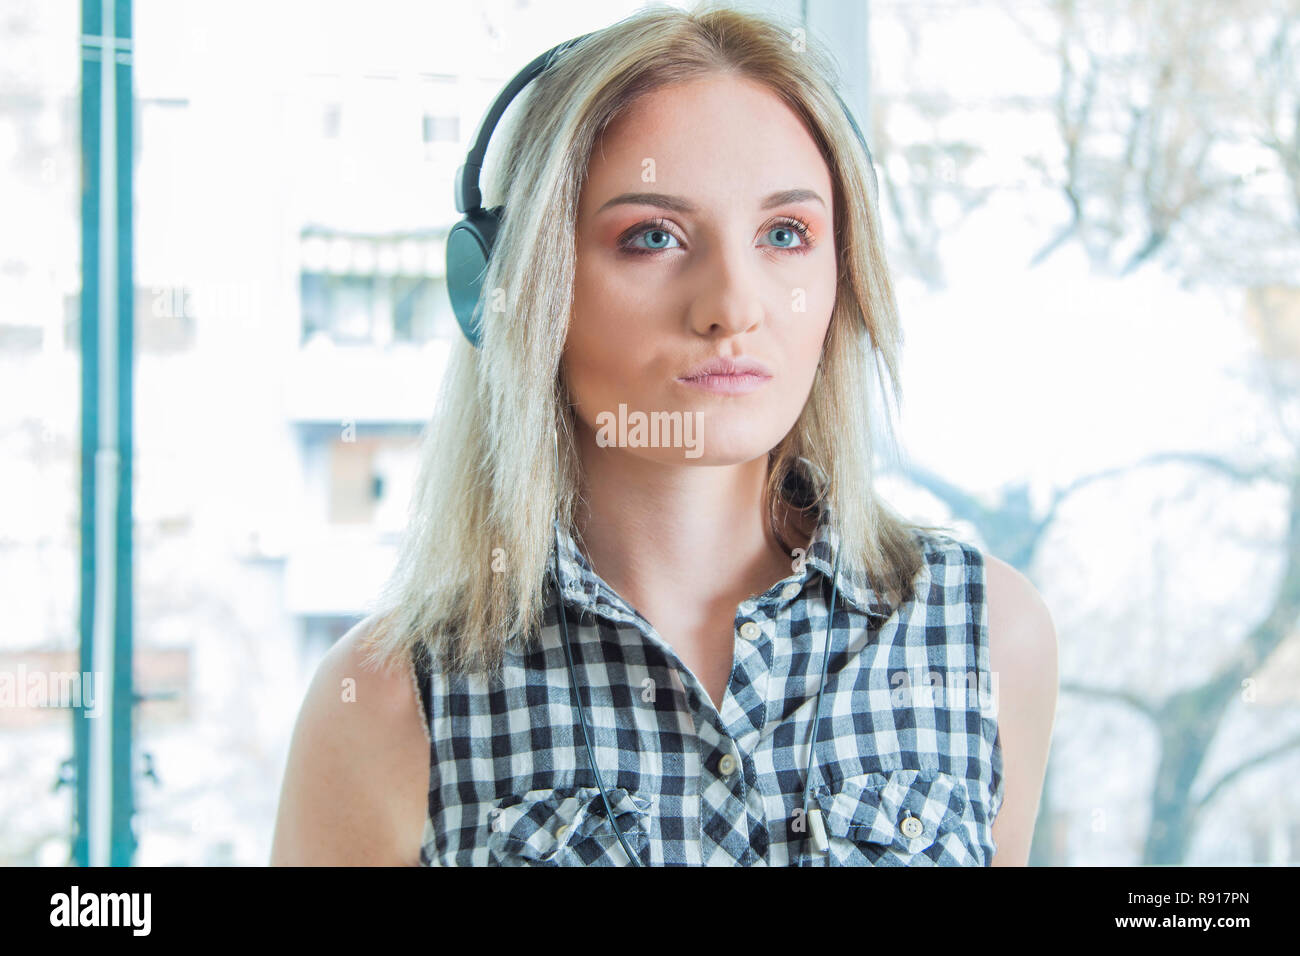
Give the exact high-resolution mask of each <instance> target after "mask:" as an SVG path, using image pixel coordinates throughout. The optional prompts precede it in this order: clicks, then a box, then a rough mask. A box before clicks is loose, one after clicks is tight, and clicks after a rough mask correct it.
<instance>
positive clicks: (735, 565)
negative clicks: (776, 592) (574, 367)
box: [576, 428, 811, 609]
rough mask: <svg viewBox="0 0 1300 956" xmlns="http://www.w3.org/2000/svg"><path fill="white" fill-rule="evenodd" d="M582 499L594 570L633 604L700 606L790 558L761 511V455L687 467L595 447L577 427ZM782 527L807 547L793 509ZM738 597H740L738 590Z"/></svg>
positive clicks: (756, 585)
mask: <svg viewBox="0 0 1300 956" xmlns="http://www.w3.org/2000/svg"><path fill="white" fill-rule="evenodd" d="M578 448H579V454H580V457H581V461H582V474H583V476H584V478H583V488H582V497H583V506H582V507H581V508H580V509H579V513H578V515H577V516H576V521H577V525H578V531H579V533H580V535H581V538H582V542H583V545H584V547H585V549H586V552H587V556H588V558H589V559H590V560H591V563H592V566H593V567H594V568H595V570H596V573H597V574H599V575H600V576H601V577H602V578H603V579H604V580H605V581H606V583H608V584H609V585H610V587H612V588H614V590H615V591H616V592H618V594H619V595H620V596H622V597H623V598H624V599H625V600H627V601H628V602H629V603H630V604H631V605H632V606H633V607H636V608H638V609H648V608H652V607H653V608H658V607H663V606H665V604H667V603H669V602H671V603H674V604H676V603H679V602H681V601H689V602H690V603H691V604H693V605H700V606H703V605H705V604H709V603H712V602H714V601H722V600H723V599H725V601H729V602H730V604H731V606H732V607H733V609H734V605H735V604H736V603H738V601H739V600H740V599H743V598H744V597H747V596H750V595H752V594H757V593H761V592H762V591H764V590H766V589H767V588H769V587H771V586H772V585H773V584H775V583H776V582H777V581H779V580H780V579H781V578H783V577H786V576H787V575H789V574H790V573H791V570H792V561H793V558H792V556H791V555H790V554H788V553H787V552H786V550H785V548H784V547H783V546H782V545H781V543H780V541H779V540H778V539H777V537H776V535H775V534H774V533H773V531H772V529H771V527H770V524H769V521H768V519H767V508H766V500H765V496H764V487H765V484H766V480H767V456H766V455H764V456H762V457H760V458H756V459H753V460H751V461H746V462H740V463H737V464H733V465H717V466H707V465H683V464H677V463H672V462H664V463H658V462H654V461H650V460H647V459H645V458H639V457H636V456H635V455H632V454H630V453H629V452H628V451H627V450H626V449H622V448H616V447H600V446H598V445H597V444H596V442H595V439H594V436H593V435H592V434H590V433H588V432H586V430H584V429H581V428H580V429H579V436H578ZM778 515H781V517H782V518H783V519H784V520H785V521H786V524H785V526H784V527H783V529H782V533H783V534H784V535H785V536H786V537H787V539H789V540H790V541H792V542H793V543H795V544H797V545H799V546H806V544H807V543H808V542H807V538H808V537H809V536H810V533H811V532H810V530H809V529H808V528H807V527H806V525H804V524H801V523H799V522H797V521H796V520H795V517H796V516H795V514H794V511H793V509H789V508H783V509H782V510H781V511H778ZM737 595H738V596H739V597H737Z"/></svg>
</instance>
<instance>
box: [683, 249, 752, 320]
mask: <svg viewBox="0 0 1300 956" xmlns="http://www.w3.org/2000/svg"><path fill="white" fill-rule="evenodd" d="M753 254H754V250H753V248H752V247H747V248H737V247H736V246H735V245H734V244H728V243H726V242H719V243H718V244H717V245H716V246H715V247H714V248H713V250H712V251H711V252H710V254H709V255H708V256H707V257H706V258H705V259H704V260H702V261H701V262H700V269H701V273H702V276H701V278H700V291H699V294H698V295H696V296H695V299H694V301H692V303H691V308H690V314H689V320H690V327H691V329H692V330H693V331H694V332H695V333H696V334H697V335H702V336H706V337H715V336H724V337H725V336H731V335H739V334H740V333H742V332H749V331H752V330H754V329H756V328H758V326H760V325H761V324H762V322H763V317H764V314H765V312H764V308H763V300H762V297H761V296H760V295H759V278H758V276H757V275H755V274H754V273H753V272H752V271H751V270H750V269H749V267H748V264H747V260H746V256H753Z"/></svg>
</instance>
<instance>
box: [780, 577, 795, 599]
mask: <svg viewBox="0 0 1300 956" xmlns="http://www.w3.org/2000/svg"><path fill="white" fill-rule="evenodd" d="M798 593H799V584H798V582H796V581H791V582H790V583H789V584H787V585H786V586H785V588H784V589H783V590H782V591H781V597H782V598H784V599H785V600H787V601H789V600H790V599H791V598H793V597H794V596H795V595H796V594H798Z"/></svg>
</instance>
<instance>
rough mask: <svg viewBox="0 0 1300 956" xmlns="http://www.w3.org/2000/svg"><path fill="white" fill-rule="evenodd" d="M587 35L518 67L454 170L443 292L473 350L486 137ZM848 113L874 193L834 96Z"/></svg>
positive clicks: (487, 228) (492, 227)
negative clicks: (456, 216)
mask: <svg viewBox="0 0 1300 956" xmlns="http://www.w3.org/2000/svg"><path fill="white" fill-rule="evenodd" d="M592 35H593V34H591V33H584V34H583V35H582V36H579V37H575V38H574V39H572V40H566V41H565V42H564V43H561V44H559V45H558V46H555V47H552V48H551V49H550V50H547V51H546V52H545V53H543V54H542V55H541V56H539V57H537V58H536V59H535V60H533V61H532V62H531V63H529V64H528V65H527V66H526V67H524V68H523V69H522V70H520V71H519V72H518V73H517V74H516V75H515V78H514V79H512V80H511V81H510V82H509V83H507V84H506V86H505V89H503V90H502V91H501V92H500V93H499V94H498V95H497V98H496V100H494V101H493V103H492V106H491V107H490V108H489V109H488V111H487V115H486V116H484V117H483V122H482V123H481V124H480V125H479V129H478V135H476V136H475V137H474V144H473V145H472V146H471V147H470V150H469V153H468V154H467V155H466V157H465V162H464V164H463V165H462V166H461V167H460V168H458V169H457V170H456V182H455V184H454V188H455V198H456V210H457V212H460V213H463V214H464V218H463V219H461V220H460V221H459V222H457V223H456V224H455V225H454V226H452V227H451V232H450V233H449V234H448V235H447V295H448V297H449V298H450V299H451V307H452V310H453V311H454V312H455V313H456V321H457V322H458V323H459V324H460V329H461V331H462V332H464V333H465V338H467V339H469V342H470V344H471V345H473V346H474V347H475V348H477V347H478V346H479V343H480V341H481V330H482V324H481V319H482V308H481V303H480V301H479V299H480V297H481V295H482V292H483V280H484V278H485V277H486V276H487V267H488V262H489V260H490V259H491V258H492V247H493V245H494V244H495V243H496V238H497V229H498V228H499V227H500V225H501V214H502V213H503V212H504V210H505V207H504V206H494V207H492V208H491V209H484V208H483V193H482V192H481V191H480V189H479V174H480V173H482V171H483V158H484V157H485V156H486V155H487V147H488V141H489V140H490V139H491V138H492V131H493V130H495V129H496V126H497V123H498V122H500V120H501V115H502V114H503V113H505V111H506V107H508V106H509V105H510V101H511V100H513V99H514V98H515V97H516V96H518V95H519V91H520V90H522V89H523V88H524V87H525V86H527V85H528V84H529V83H531V82H532V81H533V80H534V79H535V78H536V77H537V76H538V74H540V73H542V72H543V71H544V70H545V69H546V68H547V67H549V66H550V65H551V63H552V61H553V60H554V59H555V58H556V57H557V56H558V55H559V54H560V53H561V52H563V51H564V50H567V49H568V48H569V47H571V46H574V45H576V44H578V43H581V42H582V41H583V40H585V39H587V37H589V36H592ZM835 97H836V99H838V100H839V101H840V106H841V107H842V108H843V110H844V115H845V116H847V117H848V120H849V125H850V126H852V127H853V132H854V133H855V134H856V135H857V137H858V142H860V143H861V144H862V150H863V152H865V153H866V154H867V165H868V167H869V168H870V169H871V188H872V194H873V195H874V194H875V193H876V192H877V191H878V190H879V185H878V180H877V177H876V166H875V163H874V162H873V161H872V159H871V148H870V147H869V146H867V140H866V137H864V136H863V135H862V130H860V129H859V128H858V123H857V120H855V119H854V118H853V112H852V111H851V110H850V109H849V106H848V104H847V103H845V102H844V98H843V97H841V96H840V95H839V93H836V94H835Z"/></svg>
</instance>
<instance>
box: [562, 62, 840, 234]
mask: <svg viewBox="0 0 1300 956" xmlns="http://www.w3.org/2000/svg"><path fill="white" fill-rule="evenodd" d="M800 186H806V187H809V188H812V189H816V190H817V191H818V192H820V193H822V195H823V196H824V197H826V198H827V200H828V201H829V195H830V189H831V176H830V171H829V169H827V166H826V163H825V161H824V160H823V159H822V155H821V152H820V150H819V149H818V147H817V144H816V143H815V142H814V141H813V138H812V135H811V134H810V133H809V131H808V129H807V128H806V127H805V126H804V124H803V122H802V120H801V119H800V118H799V117H798V116H797V115H796V114H795V113H794V111H793V110H791V109H790V107H789V106H787V105H786V103H785V102H784V101H783V100H782V99H781V98H780V97H779V96H777V94H776V93H774V92H773V91H772V90H771V89H770V88H769V87H767V86H765V85H763V84H762V83H759V82H756V81H754V80H751V79H749V78H746V77H740V76H733V75H723V74H713V75H709V76H707V77H701V78H698V79H692V80H688V81H683V82H680V83H673V84H670V85H667V86H661V87H658V88H656V89H654V90H651V91H649V92H647V93H644V94H642V95H641V96H639V97H638V98H637V99H635V100H633V101H632V102H631V103H630V104H629V105H628V106H627V107H625V108H624V110H623V111H622V112H621V113H619V115H618V116H616V117H615V118H614V120H613V121H612V122H611V123H610V124H609V125H608V126H607V127H606V129H605V131H604V133H603V135H602V136H601V137H600V138H599V139H597V141H596V144H595V147H594V148H593V150H592V154H591V157H590V160H589V162H588V167H587V180H586V182H585V184H584V187H583V198H584V206H586V205H588V203H589V202H591V201H595V202H596V203H599V202H601V201H603V200H604V199H606V198H608V197H609V196H611V195H613V194H615V193H618V192H623V191H627V190H631V189H637V190H646V189H650V190H662V191H664V192H670V191H671V192H677V193H680V194H683V195H689V196H690V197H691V198H693V199H695V200H698V201H699V202H700V203H701V204H707V203H708V202H709V197H718V198H719V199H726V198H729V197H730V198H735V199H738V200H739V199H743V200H744V201H745V202H751V201H752V200H754V199H756V198H757V197H758V196H759V195H764V196H766V195H767V194H768V193H771V192H775V191H777V190H781V189H789V188H792V187H800ZM592 208H595V207H594V206H593V207H592Z"/></svg>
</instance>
